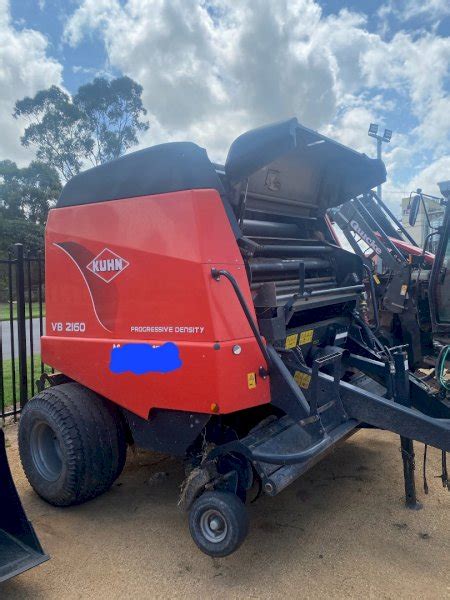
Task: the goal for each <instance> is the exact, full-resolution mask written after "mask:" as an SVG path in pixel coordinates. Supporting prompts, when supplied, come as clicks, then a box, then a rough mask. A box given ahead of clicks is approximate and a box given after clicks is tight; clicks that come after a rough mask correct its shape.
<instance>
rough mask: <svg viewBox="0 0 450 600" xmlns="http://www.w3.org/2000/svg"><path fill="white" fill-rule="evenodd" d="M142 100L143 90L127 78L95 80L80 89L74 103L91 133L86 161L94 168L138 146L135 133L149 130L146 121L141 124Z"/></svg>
mask: <svg viewBox="0 0 450 600" xmlns="http://www.w3.org/2000/svg"><path fill="white" fill-rule="evenodd" d="M141 96H142V86H140V85H139V84H138V83H136V82H135V81H133V80H132V79H130V78H129V77H118V78H117V79H113V80H112V81H108V80H106V79H104V78H96V79H94V81H93V82H92V83H88V84H86V85H83V86H81V87H80V88H79V90H78V93H77V94H76V96H75V97H74V99H73V103H74V105H75V106H76V107H77V108H78V110H79V111H80V112H81V113H82V114H83V115H84V120H85V123H86V130H87V131H89V132H91V140H92V141H93V144H92V148H91V151H90V153H89V158H90V160H91V162H92V163H93V164H94V165H98V164H101V163H104V162H107V161H108V160H112V159H114V158H117V157H119V156H121V155H122V154H124V153H125V152H126V151H127V150H128V148H131V146H134V145H135V144H137V143H138V138H137V135H138V133H139V132H143V131H146V130H147V129H148V123H147V121H142V120H141V117H142V116H143V115H145V114H146V113H147V111H146V110H145V108H144V107H143V105H142V100H141Z"/></svg>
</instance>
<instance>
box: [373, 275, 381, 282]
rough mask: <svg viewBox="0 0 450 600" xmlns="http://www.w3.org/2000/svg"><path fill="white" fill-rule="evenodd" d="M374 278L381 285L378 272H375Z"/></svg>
mask: <svg viewBox="0 0 450 600" xmlns="http://www.w3.org/2000/svg"><path fill="white" fill-rule="evenodd" d="M373 280H374V281H375V283H376V284H377V285H380V278H379V277H378V275H377V274H376V273H375V274H374V276H373Z"/></svg>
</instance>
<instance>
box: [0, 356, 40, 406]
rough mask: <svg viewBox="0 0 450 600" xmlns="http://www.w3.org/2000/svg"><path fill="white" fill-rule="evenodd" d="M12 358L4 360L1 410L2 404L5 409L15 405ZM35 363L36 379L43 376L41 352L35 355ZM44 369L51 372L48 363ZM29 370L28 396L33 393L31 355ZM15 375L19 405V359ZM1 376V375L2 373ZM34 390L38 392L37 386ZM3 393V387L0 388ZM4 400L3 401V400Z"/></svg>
mask: <svg viewBox="0 0 450 600" xmlns="http://www.w3.org/2000/svg"><path fill="white" fill-rule="evenodd" d="M12 364H13V363H12V360H11V359H8V360H4V361H3V399H2V398H1V396H0V411H1V408H2V405H3V406H4V407H5V409H7V408H9V407H12V406H13V369H12ZM33 365H34V381H36V379H39V377H40V376H41V356H40V354H35V355H34V360H33ZM44 370H45V372H46V373H50V372H51V369H50V367H48V366H47V365H45V366H44ZM27 371H28V397H31V395H32V386H31V383H32V377H31V356H29V357H28V358H27ZM15 375H16V398H17V405H19V361H18V359H16V360H15ZM0 376H1V375H0ZM34 392H35V393H36V386H35V390H34ZM0 393H1V388H0ZM2 400H3V402H2Z"/></svg>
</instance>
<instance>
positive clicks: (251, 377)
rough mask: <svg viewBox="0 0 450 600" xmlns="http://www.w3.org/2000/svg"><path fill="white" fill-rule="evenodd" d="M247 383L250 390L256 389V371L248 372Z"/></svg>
mask: <svg viewBox="0 0 450 600" xmlns="http://www.w3.org/2000/svg"><path fill="white" fill-rule="evenodd" d="M247 385H248V389H249V390H254V389H255V387H256V373H247Z"/></svg>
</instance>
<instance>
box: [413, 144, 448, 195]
mask: <svg viewBox="0 0 450 600" xmlns="http://www.w3.org/2000/svg"><path fill="white" fill-rule="evenodd" d="M448 179H450V154H447V155H446V156H441V158H438V159H437V160H435V161H434V162H432V163H431V164H429V165H428V166H426V167H425V168H424V169H422V170H420V171H419V172H418V173H416V174H415V175H414V176H413V177H412V179H411V181H410V182H409V186H408V187H409V189H410V190H415V189H417V188H422V190H423V191H424V192H425V193H426V194H432V195H433V196H440V195H441V194H440V191H439V187H438V185H437V183H438V182H439V181H446V180H448Z"/></svg>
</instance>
